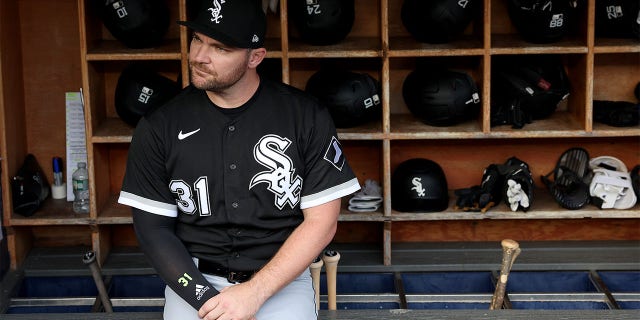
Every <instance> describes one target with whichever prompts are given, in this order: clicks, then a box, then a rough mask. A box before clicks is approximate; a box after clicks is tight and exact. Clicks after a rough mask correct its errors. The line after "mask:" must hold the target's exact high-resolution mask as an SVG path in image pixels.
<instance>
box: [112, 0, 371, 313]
mask: <svg viewBox="0 0 640 320" xmlns="http://www.w3.org/2000/svg"><path fill="white" fill-rule="evenodd" d="M203 3H204V5H205V7H203V8H202V9H201V10H200V11H199V14H198V16H197V17H196V18H195V19H194V20H191V21H180V22H179V23H180V24H182V25H184V26H187V27H188V28H189V29H190V30H191V31H192V33H193V38H192V39H191V44H190V50H189V68H190V80H191V84H190V85H189V86H187V87H186V88H184V89H183V90H182V92H181V93H180V94H178V96H176V97H175V98H173V99H172V100H170V101H169V102H167V103H166V104H164V105H163V106H161V107H159V108H158V109H156V110H154V111H153V112H152V113H150V114H148V115H146V116H145V117H143V118H142V119H141V120H140V121H139V122H138V125H137V127H136V129H135V132H134V134H133V138H132V141H131V145H130V148H129V154H128V160H127V167H126V172H125V177H124V181H123V184H122V190H121V192H120V197H119V200H118V201H119V202H120V203H122V204H125V205H128V206H131V207H132V211H133V224H134V227H135V230H136V234H137V237H138V241H139V243H140V248H141V249H142V250H143V251H144V252H145V255H146V257H147V258H148V259H149V261H150V263H151V265H152V266H153V267H154V268H155V269H156V271H157V272H158V274H159V275H160V276H161V277H162V279H163V280H164V281H165V282H166V284H167V287H166V289H165V306H164V319H179V320H185V319H220V320H228V319H234V320H243V319H259V320H269V319H277V320H287V319H291V320H294V319H295V320H306V319H316V318H317V314H316V306H315V297H314V292H313V287H312V281H311V276H310V273H309V269H308V267H309V265H310V264H311V262H312V261H313V260H314V258H316V257H317V256H318V254H319V253H320V252H321V251H322V250H323V249H324V248H325V247H326V246H327V245H328V244H329V242H330V241H331V240H332V238H333V236H334V234H335V231H336V227H337V218H338V215H339V212H340V202H341V198H342V197H344V196H347V195H350V194H352V193H354V192H356V191H358V190H359V189H360V186H359V183H358V180H357V179H356V177H355V175H354V173H353V171H352V170H351V168H350V167H349V165H348V164H347V162H346V159H345V156H344V154H343V152H342V150H341V146H340V142H339V141H338V139H337V134H336V129H335V126H334V124H333V122H332V120H331V116H330V114H329V112H328V111H327V109H326V108H325V107H323V106H321V105H319V103H318V102H317V100H316V99H315V98H312V97H311V96H308V95H307V94H306V93H304V92H303V91H301V90H298V89H296V88H293V87H291V86H288V85H286V84H283V83H279V82H274V81H270V80H267V79H265V78H261V77H260V76H259V74H258V73H257V71H256V67H257V66H258V65H259V64H260V63H261V62H262V61H263V59H264V58H265V55H266V49H265V48H264V46H263V43H264V37H265V30H266V17H265V15H264V12H263V11H262V9H261V8H260V6H259V2H258V1H255V0H232V1H229V0H227V1H203Z"/></svg>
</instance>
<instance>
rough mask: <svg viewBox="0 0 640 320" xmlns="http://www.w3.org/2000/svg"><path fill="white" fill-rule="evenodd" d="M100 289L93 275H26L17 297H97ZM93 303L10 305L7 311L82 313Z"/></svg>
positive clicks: (89, 310)
mask: <svg viewBox="0 0 640 320" xmlns="http://www.w3.org/2000/svg"><path fill="white" fill-rule="evenodd" d="M97 295H98V289H97V288H96V285H95V282H94V281H93V278H92V277H26V278H24V279H22V282H21V283H20V286H19V289H18V291H17V293H16V295H15V298H25V299H28V298H65V297H82V298H87V297H88V298H95V297H96V296H97ZM91 307H92V305H34V306H13V307H9V308H8V310H7V313H9V314H19V313H81V312H91Z"/></svg>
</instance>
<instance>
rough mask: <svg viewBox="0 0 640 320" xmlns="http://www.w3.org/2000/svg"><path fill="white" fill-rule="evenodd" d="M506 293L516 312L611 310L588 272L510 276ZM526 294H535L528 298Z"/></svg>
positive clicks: (520, 273) (534, 273) (550, 272)
mask: <svg viewBox="0 0 640 320" xmlns="http://www.w3.org/2000/svg"><path fill="white" fill-rule="evenodd" d="M507 293H508V294H510V296H509V297H510V298H511V306H512V308H513V309H539V310H601V309H609V306H608V305H607V304H606V303H605V302H604V300H605V296H604V293H600V294H599V293H598V289H597V288H596V286H595V285H594V284H593V282H592V281H591V278H590V277H589V272H586V271H580V272H571V271H543V272H511V274H510V275H509V281H508V282H507ZM526 293H534V294H532V295H531V296H527V295H526ZM518 294H520V295H518ZM535 294H545V295H542V296H537V295H535Z"/></svg>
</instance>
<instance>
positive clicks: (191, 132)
mask: <svg viewBox="0 0 640 320" xmlns="http://www.w3.org/2000/svg"><path fill="white" fill-rule="evenodd" d="M198 131H200V128H198V129H197V130H193V131H189V132H187V133H182V130H180V132H178V140H183V139H185V138H187V137H188V136H190V135H192V134H194V133H196V132H198Z"/></svg>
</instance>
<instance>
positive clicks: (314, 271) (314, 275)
mask: <svg viewBox="0 0 640 320" xmlns="http://www.w3.org/2000/svg"><path fill="white" fill-rule="evenodd" d="M323 264H324V262H323V261H322V258H321V257H320V256H318V257H317V258H315V260H313V262H312V263H311V265H310V266H309V269H311V280H312V281H313V292H314V294H315V296H316V310H319V309H320V271H321V270H322V265H323Z"/></svg>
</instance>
